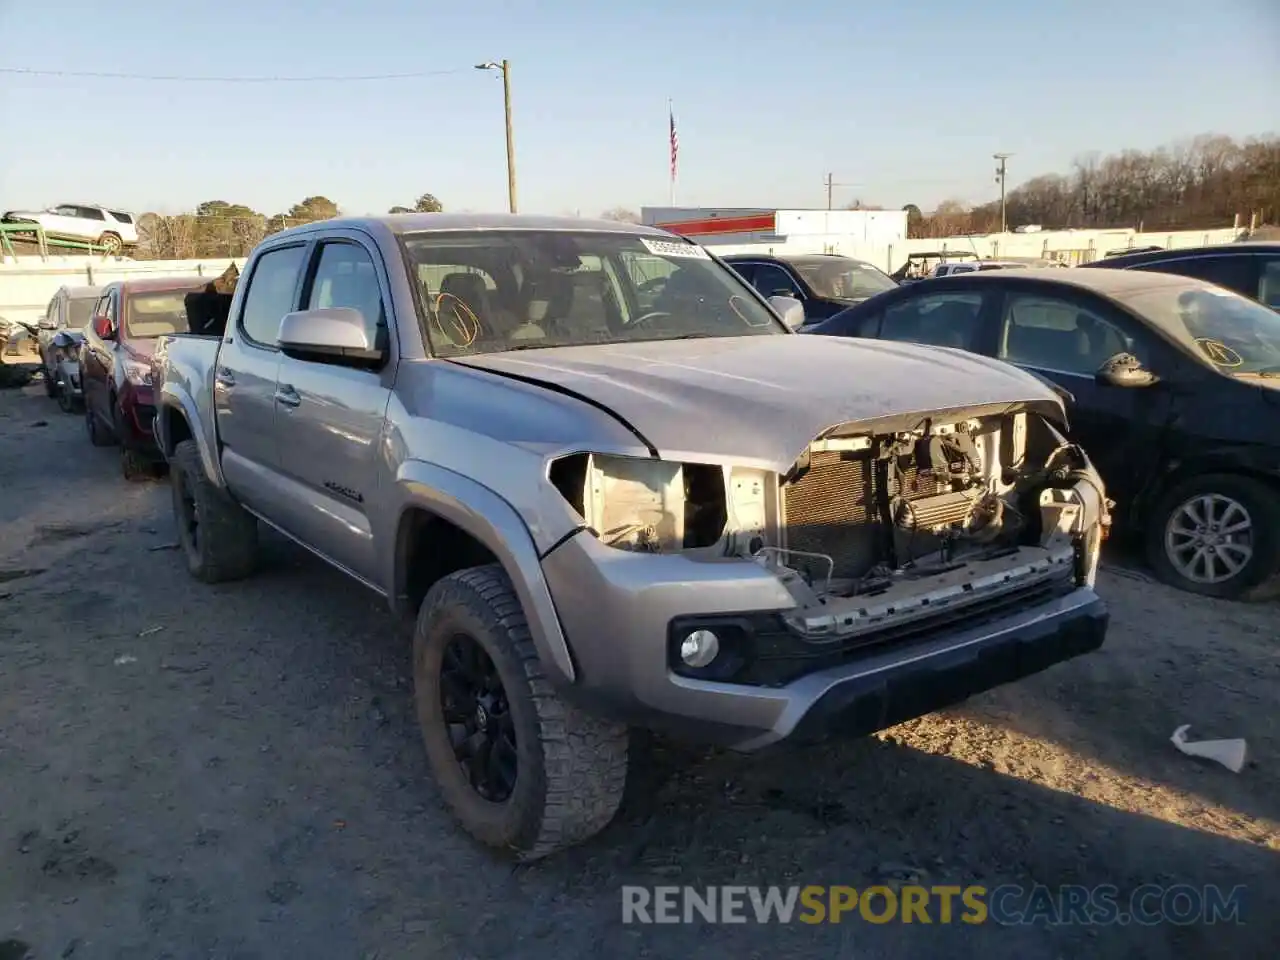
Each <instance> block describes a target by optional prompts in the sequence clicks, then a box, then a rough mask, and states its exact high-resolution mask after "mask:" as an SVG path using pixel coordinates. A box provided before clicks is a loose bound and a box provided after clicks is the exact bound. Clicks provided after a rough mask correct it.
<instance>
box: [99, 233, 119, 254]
mask: <svg viewBox="0 0 1280 960" xmlns="http://www.w3.org/2000/svg"><path fill="white" fill-rule="evenodd" d="M98 246H99V247H101V248H102V253H103V255H104V256H108V257H118V256H119V255H120V254H122V253H123V252H124V241H123V240H121V239H120V234H118V233H104V234H103V235H102V236H100V237H99V238H98Z"/></svg>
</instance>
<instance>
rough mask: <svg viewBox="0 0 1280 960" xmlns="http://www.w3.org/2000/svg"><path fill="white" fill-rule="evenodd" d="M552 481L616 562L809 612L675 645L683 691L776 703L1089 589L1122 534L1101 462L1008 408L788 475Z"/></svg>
mask: <svg viewBox="0 0 1280 960" xmlns="http://www.w3.org/2000/svg"><path fill="white" fill-rule="evenodd" d="M551 480H552V482H553V483H554V484H555V486H556V487H557V489H559V491H560V492H561V494H562V495H563V496H564V497H565V499H566V500H567V501H568V502H569V503H570V504H571V505H572V506H573V507H574V509H575V510H576V511H578V513H579V514H580V515H581V516H582V517H583V519H584V521H585V523H586V525H587V526H588V527H589V528H590V530H591V532H592V533H593V534H594V536H596V537H597V538H598V539H599V540H600V542H601V543H603V544H605V545H606V546H609V547H612V548H615V549H618V550H624V551H629V552H633V553H655V554H664V555H668V554H678V555H680V556H682V557H684V558H686V559H689V560H693V561H699V562H707V563H723V562H751V563H755V564H758V565H759V566H760V567H762V568H763V569H764V570H766V571H768V572H769V573H770V574H771V575H772V576H773V577H775V578H776V579H777V581H778V582H779V583H780V584H782V585H783V586H784V587H785V590H786V593H787V594H789V596H790V598H791V599H792V601H793V603H794V606H792V607H790V608H787V609H782V610H777V609H775V610H763V611H759V610H747V611H743V612H741V613H740V614H737V615H735V616H733V617H725V616H723V615H717V616H714V617H700V616H698V612H697V611H693V610H691V611H689V615H688V616H681V617H678V618H676V619H675V620H674V621H673V622H672V625H671V636H670V638H669V659H670V668H671V670H672V671H673V672H674V673H676V674H678V675H682V676H686V677H690V678H700V679H712V680H719V681H724V682H731V683H745V684H754V685H763V686H778V685H783V684H786V683H789V682H791V681H792V680H794V679H796V678H797V677H800V676H804V675H805V674H808V673H811V672H813V671H815V670H819V669H824V668H826V667H828V666H835V665H839V664H843V663H847V662H849V661H851V660H852V659H856V658H858V657H862V656H868V655H870V654H871V653H872V652H873V651H874V652H879V651H882V650H884V649H886V648H887V647H888V646H890V645H896V644H909V643H916V642H919V641H921V640H925V639H933V638H936V637H938V636H940V635H942V634H945V633H946V632H948V631H956V630H960V629H967V628H971V627H974V626H976V625H978V624H981V623H983V622H985V621H992V620H996V619H998V618H1000V617H1002V616H1008V615H1011V614H1013V613H1021V612H1025V611H1026V610H1028V609H1030V608H1032V607H1035V606H1037V605H1040V604H1044V603H1048V602H1049V601H1051V600H1053V599H1054V598H1056V597H1061V596H1065V595H1066V594H1068V593H1071V592H1072V591H1075V590H1078V589H1080V588H1083V587H1091V586H1092V585H1093V582H1094V577H1095V575H1096V570H1097V564H1098V554H1099V550H1100V547H1101V542H1102V540H1103V539H1105V536H1106V531H1107V528H1108V524H1109V522H1110V520H1109V514H1108V502H1107V500H1106V495H1105V492H1104V490H1103V486H1102V483H1101V480H1100V479H1099V477H1098V475H1097V473H1096V471H1095V470H1094V469H1093V467H1092V466H1091V464H1090V463H1089V460H1088V458H1087V457H1086V455H1085V453H1084V452H1083V451H1082V450H1081V449H1080V448H1079V447H1078V446H1076V445H1075V444H1073V443H1071V442H1069V441H1067V440H1066V439H1065V438H1064V437H1063V435H1062V433H1061V432H1060V431H1059V430H1058V429H1057V428H1056V427H1055V426H1054V425H1053V424H1052V423H1051V422H1050V421H1049V420H1048V419H1046V418H1045V417H1044V416H1042V415H1041V414H1040V413H1038V412H1035V411H1034V410H1032V409H1029V408H1026V407H1018V406H1015V407H1012V408H1011V407H1009V406H1007V405H1004V406H1001V407H1000V408H999V409H997V410H989V409H986V408H981V407H979V408H975V409H974V410H970V411H959V412H958V413H955V414H950V415H939V416H938V417H936V418H931V417H924V418H921V417H918V416H917V417H914V418H912V419H911V420H910V421H908V420H900V421H897V422H893V421H884V422H878V423H877V424H876V425H875V426H874V429H868V428H859V427H858V426H857V425H845V426H842V427H837V428H834V429H832V430H829V431H827V432H826V433H825V434H824V435H822V436H821V437H818V438H816V439H815V440H813V441H812V442H811V443H810V444H809V445H808V446H807V448H806V449H805V451H804V452H803V453H802V454H801V455H800V457H799V459H798V460H797V461H796V463H795V464H794V465H793V466H792V468H791V469H790V470H789V471H787V472H786V473H785V474H779V473H777V472H773V471H770V470H764V469H757V468H754V467H743V466H734V465H727V466H721V465H712V464H695V463H672V462H666V461H660V460H649V459H639V458H636V459H632V458H620V457H612V456H600V455H594V454H575V455H573V456H570V457H565V458H562V459H560V460H557V461H555V462H554V463H553V464H552V467H551ZM691 638H693V639H691Z"/></svg>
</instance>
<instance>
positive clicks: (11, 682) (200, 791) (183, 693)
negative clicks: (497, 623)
mask: <svg viewBox="0 0 1280 960" xmlns="http://www.w3.org/2000/svg"><path fill="white" fill-rule="evenodd" d="M174 541H175V533H174V529H173V524H172V520H171V517H170V507H169V491H168V487H167V484H165V483H164V482H162V481H161V482H155V483H142V484H129V483H126V482H125V481H124V480H123V479H121V476H120V472H119V466H118V461H117V458H116V455H115V453H114V451H112V450H101V449H95V448H92V447H90V446H89V444H88V442H87V441H86V439H85V437H84V429H83V424H82V423H81V422H80V418H78V417H73V416H67V415H65V414H62V413H61V412H59V411H58V409H57V408H56V407H55V405H54V404H53V403H52V402H51V401H49V400H47V399H45V398H44V396H43V393H42V390H41V387H40V385H39V384H38V383H33V384H31V385H29V386H27V387H25V388H24V389H22V390H8V391H0V941H2V942H0V960H19V958H22V957H26V956H29V957H32V958H40V960H43V958H66V957H75V958H82V957H87V958H99V957H105V958H129V960H139V958H161V957H164V958H183V960H186V958H198V957H209V958H237V960H249V958H276V957H299V958H306V960H312V958H329V957H334V958H355V960H369V958H379V960H388V958H402V957H403V958H411V957H423V958H425V957H456V958H489V957H504V958H524V957H529V958H556V960H566V958H574V957H604V956H618V957H671V958H682V960H683V958H733V960H749V958H765V957H768V958H774V957H801V956H803V957H819V956H824V957H825V956H829V957H834V956H842V957H854V956H856V957H860V958H897V957H938V956H948V957H953V958H964V957H975V958H976V957H982V958H995V960H1001V958H1008V960H1031V958H1060V957H1083V956H1090V957H1094V956H1096V957H1138V956H1142V957H1174V956H1177V957H1209V956H1232V957H1237V958H1244V957H1260V956H1264V955H1267V954H1269V953H1271V952H1272V951H1273V950H1274V946H1275V943H1276V942H1278V939H1280V937H1278V933H1280V921H1277V920H1276V914H1275V912H1274V905H1275V903H1276V902H1277V899H1280V719H1278V714H1277V711H1276V709H1275V701H1276V691H1277V689H1280V640H1278V639H1277V637H1278V635H1280V607H1277V606H1275V605H1267V606H1245V605H1233V604H1226V603H1217V602H1212V601H1207V600H1202V599H1198V598H1194V597H1189V596H1186V595H1183V594H1179V593H1176V592H1174V591H1171V590H1168V589H1165V588H1164V587H1161V586H1158V585H1154V584H1152V583H1150V582H1149V581H1148V580H1147V579H1146V578H1145V577H1143V576H1142V575H1140V574H1136V573H1132V572H1129V571H1127V570H1125V569H1120V568H1116V567H1109V568H1108V569H1107V570H1105V571H1104V573H1103V574H1102V577H1101V580H1100V590H1101V591H1102V592H1103V594H1104V595H1105V596H1106V597H1107V598H1108V599H1109V600H1110V603H1111V609H1112V611H1113V625H1112V630H1111V634H1110V636H1109V638H1108V641H1107V644H1106V645H1105V646H1104V647H1103V649H1102V650H1101V651H1099V652H1098V653H1096V654H1093V655H1090V656H1087V657H1083V658H1080V659H1078V660H1076V661H1073V662H1071V663H1068V664H1063V665H1060V666H1058V667H1055V668H1053V669H1052V670H1050V671H1048V672H1046V673H1043V674H1040V675H1038V676H1036V677H1033V678H1031V679H1029V680H1026V681H1023V682H1021V683H1019V684H1015V685H1012V686H1010V687H1006V688H1003V689H999V690H996V691H993V692H991V693H989V694H986V695H984V696H982V697H981V698H978V699H976V700H974V701H972V702H971V703H969V704H968V705H966V706H965V707H964V708H962V709H957V710H954V711H950V712H948V713H945V714H940V715H935V716H931V717H928V718H925V719H923V720H919V721H915V722H913V723H908V724H905V725H903V726H901V727H897V728H895V729H892V730H889V731H887V732H886V733H884V734H883V735H881V736H878V737H874V738H869V739H865V740H861V741H857V742H847V743H839V744H835V745H824V746H820V747H813V748H809V749H806V750H804V751H792V752H787V751H784V752H780V753H777V754H774V755H770V756H767V757H756V758H743V757H738V756H734V755H725V754H714V753H708V752H706V751H702V750H697V749H690V748H684V747H677V746H674V745H671V744H665V743H659V744H656V745H655V746H654V747H653V749H652V751H651V752H649V753H647V754H646V755H645V759H644V761H643V763H640V764H638V765H637V769H638V773H639V778H638V780H637V789H636V790H635V792H634V793H635V795H634V796H633V798H632V799H631V800H630V801H629V803H628V805H627V806H626V808H625V809H624V811H623V813H622V814H621V815H620V816H619V818H618V819H617V821H615V823H614V824H613V825H612V826H611V827H610V828H609V829H608V830H607V831H606V832H605V833H604V834H602V835H601V836H600V837H599V838H597V839H596V840H595V841H593V842H591V843H590V844H588V845H586V846H584V847H582V848H579V849H576V850H573V851H570V852H569V853H567V854H564V855H561V856H558V857H554V858H551V859H550V860H546V861H542V862H540V863H537V864H534V865H530V866H525V867H519V868H515V867H513V866H512V865H511V864H510V863H508V862H506V861H504V860H502V859H500V858H497V857H494V856H491V855H489V854H488V853H486V852H484V851H482V850H480V849H479V848H477V847H476V846H475V845H473V844H472V843H471V842H470V841H469V840H467V839H466V838H465V837H464V836H462V835H461V834H460V833H459V832H458V831H457V830H456V829H455V828H454V827H453V825H452V822H451V821H450V819H449V818H448V817H447V815H446V814H445V813H444V812H442V810H441V808H440V806H439V803H438V799H437V796H436V791H435V788H434V786H433V784H432V781H431V778H430V776H429V775H428V773H427V770H426V764H425V760H424V756H423V751H422V748H421V745H420V742H419V738H418V732H417V729H416V726H415V721H414V718H413V713H412V704H411V689H410V681H409V673H408V646H407V642H406V638H405V635H404V633H403V632H402V631H401V630H400V629H399V628H398V627H397V625H396V624H395V623H394V622H393V620H392V619H391V617H390V615H389V614H388V613H387V612H386V611H385V609H384V607H383V606H382V604H381V602H380V601H379V600H377V599H376V598H374V597H373V596H372V595H370V594H368V593H366V592H365V591H364V590H362V589H361V588H360V587H358V586H355V585H353V584H351V583H349V582H347V581H346V580H344V579H343V578H342V577H341V576H340V575H339V574H337V573H335V572H333V571H331V570H329V569H328V568H327V567H325V566H324V565H322V564H321V563H320V562H318V561H316V560H315V559H313V558H312V557H311V556H310V555H308V554H306V553H304V552H303V551H301V550H299V549H298V548H296V547H294V546H292V545H291V544H288V543H287V542H284V541H283V540H280V539H278V538H269V539H268V540H267V543H266V557H265V561H264V568H263V570H262V572H261V573H260V575H258V576H257V577H256V578H254V579H252V580H250V581H247V582H244V583H241V584H234V585H227V586H222V587H212V588H211V587H206V586H201V585H199V584H196V583H194V582H192V581H191V580H190V579H189V578H188V576H187V574H186V573H185V571H184V570H183V569H182V568H181V564H180V560H179V556H178V554H177V553H176V552H175V550H174V549H173V546H174ZM1183 723H1191V724H1194V729H1193V731H1192V733H1193V735H1194V736H1196V737H1206V738H1207V737H1237V736H1243V737H1246V738H1247V739H1248V742H1249V749H1250V754H1251V762H1250V764H1249V765H1248V766H1247V767H1246V769H1245V770H1244V771H1243V772H1241V773H1240V774H1233V773H1231V772H1229V771H1227V770H1225V769H1223V768H1221V767H1218V766H1216V765H1213V764H1211V763H1207V762H1204V761H1197V760H1192V759H1190V758H1187V757H1184V756H1182V755H1181V754H1179V753H1178V752H1177V751H1175V750H1174V748H1173V747H1172V746H1171V745H1170V743H1169V736H1170V734H1171V732H1172V731H1173V729H1174V728H1175V727H1176V726H1178V725H1180V724H1183ZM913 878H914V879H916V880H918V881H919V882H923V883H925V884H957V885H967V884H981V885H985V886H987V887H988V888H990V887H994V886H996V885H998V884H1001V883H1016V884H1022V885H1024V886H1030V885H1032V884H1035V883H1040V884H1046V885H1051V886H1052V885H1057V884H1090V885H1092V884H1101V883H1109V884H1115V885H1116V886H1117V887H1119V888H1120V890H1121V891H1122V894H1123V892H1125V891H1129V890H1132V889H1133V888H1135V887H1137V886H1138V885H1140V884H1144V883H1153V884H1161V885H1166V886H1167V885H1171V884H1175V883H1188V884H1192V885H1195V886H1197V887H1198V886H1201V885H1204V884H1219V885H1221V886H1223V887H1225V888H1227V889H1230V888H1232V887H1235V886H1237V885H1244V886H1246V887H1247V894H1246V900H1245V907H1244V911H1243V913H1242V919H1243V920H1244V921H1245V922H1244V924H1243V925H1236V924H1229V925H1218V926H1213V927H1210V926H1196V925H1191V926H1179V925H1175V924H1172V923H1165V924H1160V925H1156V926H1134V925H1128V926H1119V925H1114V926H1105V927H1100V926H1084V925H1070V926H1052V925H1047V924H1044V923H1037V924H1031V925H1023V926H999V925H996V924H986V925H981V926H964V925H960V924H951V925H944V924H938V923H934V924H932V925H924V924H920V923H914V924H905V925H904V924H899V923H894V924H888V925H874V924H869V923H866V922H864V921H862V920H860V919H857V918H854V919H852V920H850V919H846V920H845V922H843V923H841V924H839V925H824V926H816V927H811V926H805V925H803V924H790V925H779V924H774V925H759V924H756V923H748V924H745V925H732V926H730V925H721V926H709V925H706V924H702V923H695V924H691V925H675V926H637V925H623V923H622V922H621V900H620V892H619V891H620V888H621V886H622V885H624V884H640V885H648V886H652V885H662V884H693V885H697V886H706V885H724V884H732V883H739V884H781V885H789V884H849V885H853V886H855V887H859V888H862V887H865V886H866V885H868V884H874V883H880V882H888V883H901V882H903V881H904V880H910V879H913ZM1267 945H1270V949H1269V950H1268V949H1266V947H1267ZM1264 951H1265V952H1264Z"/></svg>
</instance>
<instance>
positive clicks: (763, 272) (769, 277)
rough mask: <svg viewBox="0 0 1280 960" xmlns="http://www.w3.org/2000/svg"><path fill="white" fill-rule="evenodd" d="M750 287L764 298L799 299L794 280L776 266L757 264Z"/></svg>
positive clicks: (798, 291)
mask: <svg viewBox="0 0 1280 960" xmlns="http://www.w3.org/2000/svg"><path fill="white" fill-rule="evenodd" d="M751 285H752V286H753V287H755V288H756V289H757V290H759V291H760V293H761V294H763V295H764V296H766V297H799V296H800V290H799V289H798V285H797V284H796V281H795V279H794V278H793V277H792V276H791V274H789V273H787V271H785V270H783V269H782V268H781V267H779V266H778V265H777V264H773V263H757V264H756V268H755V274H754V276H753V277H752V280H751Z"/></svg>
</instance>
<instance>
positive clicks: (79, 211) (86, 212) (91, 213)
mask: <svg viewBox="0 0 1280 960" xmlns="http://www.w3.org/2000/svg"><path fill="white" fill-rule="evenodd" d="M75 211H76V213H75V215H76V216H78V217H80V218H81V219H82V220H106V219H107V218H106V217H105V216H103V215H102V211H101V210H99V209H98V208H97V207H76V208H75Z"/></svg>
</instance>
